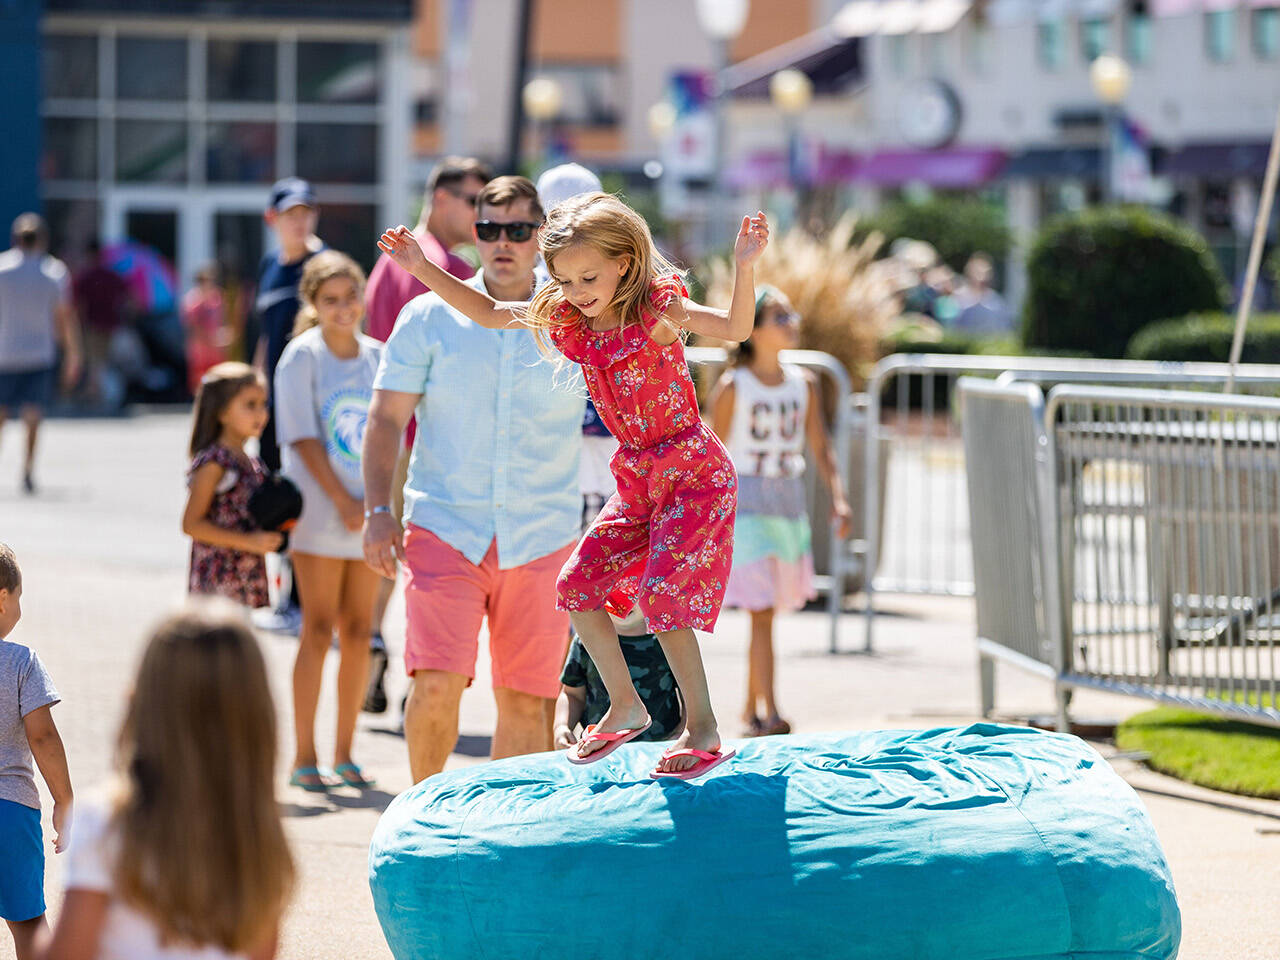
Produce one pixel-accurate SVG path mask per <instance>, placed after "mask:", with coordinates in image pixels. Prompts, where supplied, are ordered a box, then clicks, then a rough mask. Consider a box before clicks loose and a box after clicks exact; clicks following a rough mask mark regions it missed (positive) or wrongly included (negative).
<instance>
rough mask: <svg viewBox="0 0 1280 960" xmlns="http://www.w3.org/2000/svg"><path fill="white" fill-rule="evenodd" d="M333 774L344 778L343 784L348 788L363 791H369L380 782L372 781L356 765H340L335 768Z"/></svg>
mask: <svg viewBox="0 0 1280 960" xmlns="http://www.w3.org/2000/svg"><path fill="white" fill-rule="evenodd" d="M333 772H334V773H336V774H337V775H338V776H340V777H341V778H342V782H343V783H345V784H346V785H347V786H348V787H358V788H359V789H361V790H367V789H368V788H369V787H372V786H373V785H374V784H375V783H377V782H378V781H376V780H371V779H369V778H368V777H366V776H365V775H364V771H363V770H361V769H360V768H359V767H358V766H356V765H355V764H354V763H340V764H338V765H337V766H336V767H334V768H333Z"/></svg>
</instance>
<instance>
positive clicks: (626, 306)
mask: <svg viewBox="0 0 1280 960" xmlns="http://www.w3.org/2000/svg"><path fill="white" fill-rule="evenodd" d="M768 239H769V226H768V221H767V220H766V219H765V216H764V214H763V213H758V214H757V215H756V216H755V217H750V218H748V217H743V219H742V225H741V228H740V229H739V231H738V237H737V241H736V243H735V246H734V260H735V264H736V275H735V279H734V289H733V298H732V301H731V303H730V306H729V309H728V310H727V311H726V310H713V309H711V308H708V307H704V306H700V305H699V304H696V303H694V302H692V301H690V300H689V299H687V291H686V289H685V287H684V284H683V282H682V281H681V279H680V276H679V274H677V273H676V272H675V270H674V268H672V266H671V264H670V263H668V262H667V261H666V260H665V259H664V258H663V257H662V255H661V254H660V253H659V252H658V250H657V249H656V248H655V246H654V243H653V239H652V237H651V236H650V235H649V228H648V226H647V225H646V224H645V222H644V220H643V219H642V218H641V217H640V216H639V215H638V214H637V213H636V212H635V211H634V210H632V209H630V208H629V207H628V206H626V204H624V203H622V202H621V201H620V200H618V199H617V198H616V197H613V196H610V195H608V194H604V193H591V194H586V195H583V196H581V197H577V198H575V199H573V200H571V201H566V202H565V203H562V204H560V205H559V206H557V207H556V208H555V209H554V210H553V211H552V212H551V215H550V217H549V219H548V220H547V222H546V224H545V225H544V226H543V228H542V230H541V232H540V234H539V246H540V247H541V250H542V255H543V258H544V260H545V261H546V264H547V269H548V270H549V271H550V273H551V277H552V281H551V282H550V283H548V284H546V285H545V286H544V287H543V288H542V289H541V290H540V291H539V292H538V293H537V294H536V295H535V296H534V298H533V300H532V301H531V302H530V303H528V304H523V303H498V302H496V301H494V300H493V299H491V298H490V297H488V296H487V295H486V294H484V293H483V292H481V291H479V290H476V289H474V288H472V287H469V286H467V285H465V284H463V283H460V282H457V281H454V280H453V279H452V278H451V277H449V276H448V274H446V273H445V272H444V271H441V270H440V269H439V268H436V267H434V266H433V265H432V264H430V263H428V262H427V261H426V259H425V258H424V257H423V256H422V255H421V251H420V250H419V249H418V246H417V244H416V243H414V241H413V236H412V233H411V232H410V231H409V230H408V229H407V228H405V227H397V228H394V229H392V230H388V231H387V232H386V233H384V234H383V235H382V239H381V241H380V242H379V246H380V247H381V248H382V250H383V251H384V252H385V253H387V254H388V255H390V256H391V257H392V258H393V259H395V261H396V262H397V263H399V264H400V266H402V267H404V268H405V269H406V270H409V271H410V272H411V273H413V274H414V275H415V276H416V277H418V279H420V280H422V281H423V282H425V283H427V284H428V285H429V286H430V287H431V289H432V290H434V291H435V292H436V293H437V294H438V295H439V296H440V297H441V298H443V299H444V300H445V301H446V302H447V303H449V304H450V306H452V307H454V309H456V310H458V311H460V312H461V313H463V314H465V315H466V316H467V317H469V318H470V319H471V320H472V321H474V322H475V323H478V324H480V325H481V326H484V327H489V328H495V329H497V328H502V327H505V326H508V325H510V324H517V323H523V324H528V325H529V326H532V327H533V328H534V329H535V330H536V331H538V332H539V334H540V335H542V336H544V337H546V338H547V339H549V340H550V342H551V343H552V344H554V346H555V347H556V348H558V349H559V350H560V352H561V353H563V354H564V356H565V357H567V358H568V359H569V360H571V361H573V362H575V363H579V364H581V365H582V372H583V375H584V376H585V378H586V381H587V386H588V388H589V390H590V392H591V398H592V400H593V401H594V402H595V406H596V409H597V411H598V412H599V413H600V416H601V417H602V418H603V419H604V421H605V424H606V425H607V426H608V427H609V430H610V432H611V433H613V435H614V436H615V437H617V438H618V441H619V443H620V448H619V450H618V453H617V455H616V456H615V457H614V459H613V463H612V468H613V472H614V476H615V477H616V479H617V481H618V492H617V493H616V494H614V496H613V497H612V498H611V499H610V500H609V502H608V503H606V504H605V507H604V509H603V510H602V511H601V512H600V515H599V516H598V517H597V518H596V520H595V522H594V523H592V525H591V527H590V529H589V530H588V531H587V534H586V535H585V536H584V537H583V539H582V542H581V543H579V544H578V547H577V549H576V550H575V551H574V553H573V556H572V557H570V559H569V561H568V563H566V564H565V567H564V569H563V571H561V574H560V580H559V583H558V585H557V594H558V596H557V601H556V604H557V606H558V607H559V608H560V609H564V610H568V611H569V612H570V615H571V617H572V620H573V625H574V629H575V630H576V631H577V633H578V636H579V637H580V638H581V639H582V643H583V645H584V646H585V647H586V648H587V652H588V653H589V654H590V655H591V659H592V661H593V662H594V663H595V665H596V668H597V669H598V670H599V672H600V676H601V679H602V680H603V682H604V685H605V688H606V690H607V691H608V693H609V704H610V705H609V709H608V711H607V712H606V713H605V715H604V717H603V718H602V719H601V720H600V722H599V723H598V724H596V725H594V726H593V727H592V728H591V729H589V730H588V731H586V732H585V735H584V736H583V738H582V740H581V741H579V742H578V743H576V744H574V745H573V746H572V747H570V748H569V759H570V760H571V761H573V762H575V763H583V762H591V761H594V760H598V759H600V758H601V757H603V756H605V755H606V754H608V753H609V752H611V751H612V750H614V749H615V748H616V747H617V746H618V745H620V744H622V743H625V742H626V741H628V740H631V739H634V738H635V737H637V736H639V735H640V734H641V733H643V732H644V731H645V730H646V729H648V726H649V722H650V721H649V717H648V715H647V713H646V712H645V708H644V704H643V702H642V701H641V699H640V697H639V696H638V694H637V693H636V690H635V687H634V685H633V684H632V682H631V677H630V673H629V671H628V668H627V664H626V661H625V660H624V658H623V656H622V651H621V648H620V647H619V644H618V635H617V633H616V632H615V630H614V627H613V623H612V621H611V620H610V619H609V612H613V613H615V614H617V615H619V616H625V615H626V614H627V613H628V612H629V611H630V609H631V608H632V606H633V605H635V604H639V607H640V610H641V612H642V613H643V614H644V617H645V621H646V625H647V628H648V630H649V631H650V632H652V633H656V634H658V638H659V640H660V642H661V643H662V648H663V651H664V652H665V653H666V655H667V660H668V662H669V663H670V665H671V670H672V673H674V674H675V678H676V682H677V683H678V684H679V686H680V690H681V693H682V694H683V695H684V700H685V704H686V711H687V720H686V725H685V729H684V732H683V733H682V734H681V736H680V737H679V739H677V740H676V742H675V744H674V745H673V746H672V748H671V749H670V750H668V751H667V752H666V753H665V754H664V755H663V757H662V760H661V761H660V762H659V764H658V767H657V769H656V770H655V771H654V773H653V775H654V776H656V777H680V778H683V779H689V778H691V777H695V776H700V775H701V774H703V773H705V772H707V771H708V770H710V769H711V768H712V767H714V766H716V765H718V764H720V763H722V762H723V761H724V760H727V759H728V758H729V757H730V756H732V755H733V751H732V750H722V749H721V744H720V734H719V731H718V728H717V724H716V718H715V714H714V713H713V711H712V709H711V699H710V695H709V693H708V691H707V679H706V674H705V673H704V671H703V666H702V658H701V656H700V655H699V653H698V645H697V640H696V638H695V636H694V632H693V631H694V629H695V628H696V629H700V630H710V629H711V628H712V627H713V626H714V625H715V622H716V618H717V617H718V615H719V613H720V605H721V602H722V601H723V599H724V591H725V586H726V584H727V582H728V575H729V563H730V557H731V555H732V552H733V518H734V512H735V508H736V491H737V475H736V474H735V472H734V469H733V463H732V462H731V461H730V459H729V456H728V454H727V453H726V452H725V449H724V446H723V445H722V444H721V443H720V441H719V440H718V439H717V438H716V436H715V434H713V433H712V432H711V430H710V429H709V428H708V427H706V425H705V424H703V422H702V418H701V416H700V415H699V411H698V405H697V399H696V397H695V395H694V389H693V383H692V381H691V380H690V378H689V371H688V367H687V366H686V365H685V359H684V350H683V341H682V336H681V335H682V333H683V332H684V331H689V332H692V333H698V334H702V335H706V336H711V337H716V338H719V339H722V340H732V341H735V342H737V341H742V340H744V339H746V337H747V336H749V335H750V333H751V327H752V321H753V317H754V302H755V293H754V286H753V273H754V270H753V268H754V264H755V262H756V260H757V259H759V257H760V254H761V253H763V252H764V248H765V246H766V245H767V243H768Z"/></svg>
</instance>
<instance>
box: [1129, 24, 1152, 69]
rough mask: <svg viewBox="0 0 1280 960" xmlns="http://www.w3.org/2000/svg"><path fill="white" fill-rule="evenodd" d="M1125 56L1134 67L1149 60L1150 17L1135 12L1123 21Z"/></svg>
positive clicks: (1144, 64)
mask: <svg viewBox="0 0 1280 960" xmlns="http://www.w3.org/2000/svg"><path fill="white" fill-rule="evenodd" d="M1124 41H1125V42H1124V48H1125V58H1126V59H1127V60H1128V61H1129V63H1130V64H1132V65H1133V66H1135V67H1145V66H1146V65H1147V64H1148V63H1150V62H1151V18H1150V17H1149V16H1147V15H1146V14H1143V13H1135V14H1133V15H1132V16H1131V17H1129V19H1128V20H1127V21H1125V32H1124Z"/></svg>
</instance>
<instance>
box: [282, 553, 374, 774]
mask: <svg viewBox="0 0 1280 960" xmlns="http://www.w3.org/2000/svg"><path fill="white" fill-rule="evenodd" d="M343 563H344V561H342V560H337V559H334V558H332V557H317V556H315V555H314V554H308V553H297V552H295V553H294V554H293V571H294V576H296V577H297V581H298V592H299V594H300V596H301V600H302V628H301V629H300V630H299V632H298V656H297V659H296V660H294V662H293V729H294V736H295V743H296V746H295V752H294V757H293V766H294V769H295V770H296V769H297V768H298V767H314V766H315V765H316V706H317V704H318V703H319V702H320V681H321V679H322V677H323V676H324V658H325V654H327V653H328V652H329V646H330V644H332V642H333V631H334V627H336V626H337V622H338V606H339V600H340V598H341V595H342V568H343ZM370 572H372V571H370ZM362 651H363V648H362ZM366 657H367V654H366Z"/></svg>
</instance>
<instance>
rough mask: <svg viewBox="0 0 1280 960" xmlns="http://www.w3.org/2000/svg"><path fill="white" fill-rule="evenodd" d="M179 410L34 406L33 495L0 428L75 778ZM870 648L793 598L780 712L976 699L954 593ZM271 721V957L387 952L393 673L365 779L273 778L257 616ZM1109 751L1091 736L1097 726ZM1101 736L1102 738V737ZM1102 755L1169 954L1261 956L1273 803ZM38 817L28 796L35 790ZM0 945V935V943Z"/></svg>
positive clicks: (12, 507)
mask: <svg viewBox="0 0 1280 960" xmlns="http://www.w3.org/2000/svg"><path fill="white" fill-rule="evenodd" d="M188 428H189V425H188V420H187V418H186V417H185V416H180V415H174V414H168V413H164V414H145V415H140V416H137V417H134V418H130V419H123V420H94V421H76V420H64V421H54V422H51V423H49V424H47V425H46V432H45V436H44V438H43V442H42V451H41V458H40V464H39V471H38V474H37V480H38V482H39V483H40V485H41V492H40V494H39V496H37V497H35V498H26V497H23V496H22V495H21V494H20V493H19V469H18V463H17V455H18V444H19V439H20V437H19V433H18V430H17V429H16V427H15V426H13V425H10V426H9V427H8V428H7V429H6V430H5V432H4V434H3V436H0V540H3V541H5V542H8V543H9V544H11V545H12V546H13V547H14V549H15V550H16V551H17V552H18V555H19V559H20V561H21V563H22V565H23V569H24V574H25V585H24V596H23V608H24V612H25V616H24V619H23V622H22V623H21V624H20V625H19V628H18V630H17V632H16V634H15V639H19V640H21V641H22V642H25V643H28V644H30V645H31V646H33V647H35V648H37V649H38V650H39V652H40V655H41V657H42V658H43V659H44V661H45V663H46V664H47V666H48V667H49V669H50V671H51V673H52V674H53V677H54V680H55V682H56V683H57V685H58V688H59V690H60V691H61V693H62V695H63V698H64V701H63V703H62V704H60V705H59V706H58V707H57V708H56V709H55V713H54V715H55V718H56V720H57V722H58V725H59V727H60V729H61V730H62V734H63V737H64V739H65V741H66V743H67V747H68V753H69V757H70V763H71V771H72V777H73V780H74V782H75V784H76V788H77V791H79V792H80V793H82V794H83V793H84V792H87V791H88V789H89V788H90V787H91V786H92V785H93V784H94V783H95V782H100V781H101V780H102V778H103V777H104V776H105V775H106V773H107V771H108V770H109V764H110V754H111V738H112V736H113V734H114V731H115V727H116V724H117V723H118V720H119V717H120V714H121V709H122V704H123V698H124V696H125V693H126V690H127V685H128V682H129V676H130V673H131V671H132V669H133V665H134V663H135V660H136V657H137V654H138V651H139V649H140V646H141V643H142V641H143V639H144V635H145V631H146V629H147V627H148V626H149V625H150V624H151V623H153V622H154V621H155V620H156V619H157V618H158V617H159V616H161V615H162V614H163V613H164V612H165V611H166V610H168V609H170V608H171V607H172V606H174V605H175V604H177V603H179V602H181V600H182V598H183V595H184V591H185V564H186V556H187V549H188V545H187V541H186V540H185V538H184V537H183V536H182V535H181V532H180V529H179V515H180V511H181V507H182V503H183V498H184V486H183V468H184V463H185V459H186V458H185V454H184V448H185V443H186V433H187V430H188ZM882 602H883V604H884V605H885V607H886V613H885V616H884V617H882V618H881V619H880V621H879V623H878V628H877V635H876V640H877V645H876V653H875V654H874V655H873V656H864V655H859V654H854V653H844V654H842V655H839V656H836V657H831V656H829V655H828V654H827V653H826V652H825V650H826V629H825V627H826V622H825V619H824V618H823V617H822V616H821V615H819V614H797V615H795V616H792V617H787V618H784V619H783V620H782V621H781V622H780V636H779V653H780V664H779V685H780V703H781V705H782V706H783V708H784V711H785V712H786V713H787V715H788V716H789V717H790V718H791V719H792V721H793V723H794V724H795V726H796V728H797V729H798V730H803V731H815V730H844V729H856V728H872V727H930V726H938V725H943V724H954V723H966V722H969V721H972V720H974V719H976V715H977V709H978V708H977V702H978V697H977V673H976V653H975V649H974V643H973V620H972V606H971V604H970V603H968V602H967V601H963V600H950V599H946V600H944V599H930V598H910V599H905V598H892V597H890V598H884V599H883V601H882ZM387 627H388V640H389V642H390V644H391V646H392V648H393V651H394V652H398V651H399V649H400V647H401V638H402V636H403V607H402V605H401V603H400V598H399V595H397V597H396V599H395V601H394V603H393V606H392V608H391V610H390V611H389V615H388V620H387ZM842 627H843V630H844V636H843V638H842V646H843V647H844V648H845V649H846V650H853V649H856V648H859V647H860V646H861V642H862V633H861V630H862V623H861V620H860V618H857V617H853V616H850V617H847V618H846V620H845V622H844V623H843V625H842ZM746 628H747V624H746V619H745V617H744V616H743V615H741V614H738V613H736V612H728V613H726V614H725V615H724V617H723V618H722V620H721V625H720V628H719V630H718V631H717V633H716V635H715V636H714V637H709V638H706V641H705V646H704V651H705V659H706V664H707V672H708V675H709V677H710V679H711V683H712V694H713V698H714V701H715V703H716V704H717V707H718V709H719V712H720V715H721V718H722V723H723V729H724V730H725V732H726V733H727V734H729V735H735V734H736V733H737V726H738V724H737V722H736V720H737V713H738V709H739V703H740V697H741V691H742V689H743V684H744V662H743V654H742V650H743V647H744V644H745V638H746ZM262 640H263V649H264V651H265V653H266V656H267V660H268V666H269V669H270V672H271V679H272V684H273V689H274V692H275V695H276V703H277V707H278V710H279V713H280V725H281V770H280V784H281V785H280V798H281V801H282V804H283V812H284V814H285V817H286V827H287V831H288V834H289V837H290V840H291V841H292V844H293V848H294V852H295V856H296V858H297V861H298V864H299V867H300V879H301V882H300V885H299V888H298V892H297V896H296V898H295V901H294V903H293V906H292V908H291V909H290V911H289V914H288V916H287V917H286V922H285V927H284V933H283V941H282V945H281V951H280V955H281V956H282V957H286V958H307V960H312V958H329V957H332V958H344V960H346V958H353V960H362V958H386V957H388V956H389V952H388V950H387V948H386V945H385V943H384V941H383V939H382V935H381V932H380V930H379V929H378V925H377V921H376V919H375V917H374V914H373V908H372V902H371V898H370V895H369V888H368V882H367V845H368V839H369V836H370V835H371V833H372V831H373V829H374V826H375V824H376V822H377V818H378V816H379V814H380V811H381V809H382V808H383V807H384V806H385V805H386V803H387V802H389V801H390V799H391V798H392V797H393V796H394V795H395V794H396V793H398V792H399V791H401V790H403V789H405V788H406V787H408V786H409V777H408V769H407V765H406V763H405V759H404V745H403V740H402V739H401V737H400V736H399V734H398V733H397V732H396V720H395V716H394V714H395V704H398V702H399V696H400V693H401V691H402V690H403V684H404V680H403V677H402V675H401V674H400V673H399V672H398V670H399V664H398V663H396V664H394V665H393V672H392V682H391V693H392V700H393V707H392V710H391V712H390V713H389V714H388V715H387V716H385V717H370V716H367V715H366V716H364V717H362V719H361V731H360V733H359V735H358V737H357V741H356V747H357V754H358V755H359V757H360V758H361V762H362V763H364V764H365V765H366V767H367V769H368V770H369V772H370V773H371V774H373V775H374V776H376V777H377V778H378V780H379V788H378V789H377V790H374V791H369V792H366V793H364V794H360V793H358V792H356V791H353V790H335V791H333V792H332V793H331V794H330V795H328V796H327V797H317V796H314V795H312V794H308V793H305V792H303V791H301V790H297V789H293V788H290V787H288V786H287V785H286V784H285V778H286V775H287V765H288V762H289V760H290V758H291V755H292V728H291V716H290V694H289V684H290V672H291V669H292V662H293V653H294V641H293V639H292V638H288V637H279V636H273V635H269V634H264V635H263V637H262ZM331 660H333V662H331V663H330V664H329V667H328V672H327V675H326V681H325V684H326V685H325V688H324V692H323V694H322V710H321V716H320V725H319V730H320V742H321V750H322V755H323V752H324V751H325V750H326V749H328V746H329V745H331V744H332V724H333V714H334V711H333V706H332V697H333V683H334V676H333V674H334V672H335V670H336V659H334V658H331ZM487 674H488V665H487V661H485V659H484V658H483V655H482V658H481V663H480V665H479V675H478V679H477V682H476V684H475V686H474V687H473V688H472V689H471V690H469V691H468V693H467V695H466V697H465V698H464V700H463V711H462V733H463V737H462V741H461V743H460V745H459V752H458V753H457V754H455V756H454V757H453V758H452V760H451V761H450V765H451V766H455V765H463V764H469V763H477V762H480V760H481V759H482V758H483V757H484V755H485V752H486V751H487V746H488V734H489V732H490V731H491V730H492V726H493V706H492V697H491V694H490V691H489V688H488V682H487ZM998 681H999V686H998V690H997V704H998V708H999V710H1000V711H1001V713H1002V714H1004V715H1008V716H1011V717H1017V716H1025V715H1027V714H1032V713H1048V712H1050V711H1051V708H1052V698H1051V693H1050V690H1049V688H1048V686H1047V684H1045V683H1044V682H1043V681H1040V680H1038V679H1036V678H1032V677H1029V676H1026V675H1023V674H1020V673H1018V672H1016V671H1012V670H1008V669H1004V668H1001V669H1000V672H999V677H998ZM1145 707H1146V704H1144V703H1143V702H1141V701H1135V700H1127V699H1121V698H1113V697H1107V696H1104V695H1100V694H1082V695H1081V696H1080V697H1078V698H1077V706H1076V710H1077V715H1079V716H1082V717H1083V716H1087V717H1094V716H1101V717H1110V718H1117V719H1118V718H1120V717H1123V716H1125V715H1126V714H1128V713H1132V712H1135V711H1137V710H1141V709H1145ZM1098 746H1099V748H1100V749H1102V750H1103V751H1104V752H1109V748H1108V747H1107V745H1105V744H1100V745H1098ZM1110 752H1113V751H1110ZM1113 762H1114V765H1115V766H1116V769H1117V770H1118V771H1119V772H1120V773H1121V774H1122V775H1123V776H1125V777H1126V778H1127V779H1128V780H1129V781H1130V782H1131V783H1132V784H1133V785H1134V786H1135V787H1136V788H1137V789H1138V791H1139V793H1140V795H1141V796H1142V799H1143V801H1144V803H1145V804H1146V805H1147V808H1148V810H1149V811H1150V813H1151V816H1152V818H1153V820H1154V821H1155V824H1156V827H1157V830H1158V831H1159V833H1160V836H1161V839H1162V841H1163V843H1164V845H1165V849H1166V852H1167V854H1168V856H1169V859H1170V862H1171V864H1172V866H1173V872H1174V878H1175V882H1176V884H1177V887H1178V892H1179V897H1180V901H1181V904H1182V909H1183V923H1184V934H1183V949H1182V953H1181V957H1183V958H1184V960H1201V958H1203V960H1209V958H1214V960H1218V958H1237V960H1253V958H1258V960H1274V958H1275V957H1276V955H1277V948H1276V946H1275V945H1276V944H1277V943H1280V911H1277V910H1276V909H1275V904H1276V903H1278V902H1280V869H1278V868H1277V867H1276V863H1277V860H1280V832H1277V831H1280V803H1269V802H1264V801H1254V800H1246V799H1242V798H1236V797H1230V796H1225V795H1220V794H1214V793H1212V792H1211V791H1205V790H1200V789H1198V788H1194V787H1189V786H1187V785H1184V784H1181V783H1179V782H1177V781H1174V780H1170V779H1169V778H1166V777H1162V776H1159V775H1157V774H1154V773H1151V772H1150V771H1148V770H1146V769H1144V768H1143V767H1141V766H1139V765H1138V764H1135V763H1134V762H1132V761H1130V760H1126V759H1124V758H1117V759H1116V760H1114V761H1113ZM45 813H46V823H47V815H48V809H47V797H46V811H45ZM61 875H62V866H61V863H60V861H59V858H57V857H51V859H50V866H49V876H48V885H47V886H48V890H49V900H50V908H51V910H52V911H53V912H55V913H56V910H57V904H58V901H59V899H60V883H61ZM11 956H12V945H11V943H10V942H9V941H8V939H7V937H6V936H3V935H0V958H8V957H11Z"/></svg>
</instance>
